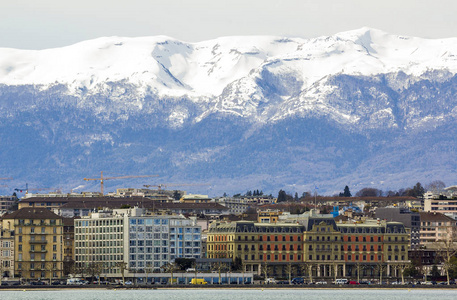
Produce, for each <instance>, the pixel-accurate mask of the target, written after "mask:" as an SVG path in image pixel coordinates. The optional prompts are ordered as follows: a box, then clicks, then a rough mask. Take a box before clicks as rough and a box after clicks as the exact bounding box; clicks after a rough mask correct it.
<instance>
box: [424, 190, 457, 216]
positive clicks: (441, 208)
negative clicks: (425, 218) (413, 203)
mask: <svg viewBox="0 0 457 300" xmlns="http://www.w3.org/2000/svg"><path fill="white" fill-rule="evenodd" d="M456 190H457V187H456V186H451V187H448V188H445V190H444V191H442V192H439V193H434V192H427V193H425V194H424V211H425V212H436V213H440V214H444V215H446V216H448V217H451V218H453V219H454V220H457V193H456Z"/></svg>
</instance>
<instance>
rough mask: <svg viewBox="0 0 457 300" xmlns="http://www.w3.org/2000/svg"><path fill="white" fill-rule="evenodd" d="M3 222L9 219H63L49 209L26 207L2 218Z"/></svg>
mask: <svg viewBox="0 0 457 300" xmlns="http://www.w3.org/2000/svg"><path fill="white" fill-rule="evenodd" d="M2 219H3V220H7V219H63V218H62V217H61V216H59V215H56V214H55V213H53V212H52V211H50V210H49V209H47V208H41V207H40V208H38V207H25V208H21V209H19V210H16V211H15V212H12V213H10V214H6V215H3V216H2Z"/></svg>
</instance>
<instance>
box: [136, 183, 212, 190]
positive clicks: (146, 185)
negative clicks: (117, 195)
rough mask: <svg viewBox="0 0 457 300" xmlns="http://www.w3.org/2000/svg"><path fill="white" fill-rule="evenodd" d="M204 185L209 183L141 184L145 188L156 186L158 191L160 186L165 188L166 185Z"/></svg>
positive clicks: (160, 188)
mask: <svg viewBox="0 0 457 300" xmlns="http://www.w3.org/2000/svg"><path fill="white" fill-rule="evenodd" d="M204 185H209V184H206V183H201V184H200V183H182V184H179V183H170V184H168V183H162V184H157V185H153V184H144V185H143V186H144V187H145V188H150V187H156V188H157V190H158V191H161V190H162V188H167V187H170V186H204Z"/></svg>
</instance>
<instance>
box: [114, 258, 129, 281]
mask: <svg viewBox="0 0 457 300" xmlns="http://www.w3.org/2000/svg"><path fill="white" fill-rule="evenodd" d="M115 266H116V268H119V271H120V272H121V276H122V284H125V270H127V263H125V262H123V261H120V262H117V263H116V265H115Z"/></svg>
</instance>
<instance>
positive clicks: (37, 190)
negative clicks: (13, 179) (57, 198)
mask: <svg viewBox="0 0 457 300" xmlns="http://www.w3.org/2000/svg"><path fill="white" fill-rule="evenodd" d="M14 190H15V191H16V192H19V193H22V191H25V193H26V194H28V193H29V192H30V191H36V192H39V191H48V190H51V189H50V188H36V189H29V184H28V183H26V184H25V188H17V189H14Z"/></svg>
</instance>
